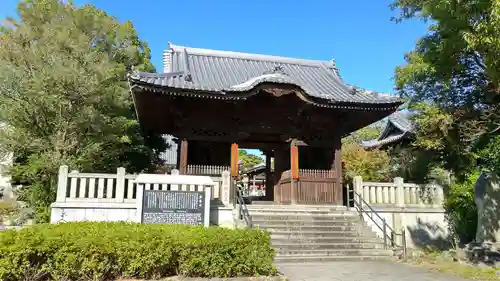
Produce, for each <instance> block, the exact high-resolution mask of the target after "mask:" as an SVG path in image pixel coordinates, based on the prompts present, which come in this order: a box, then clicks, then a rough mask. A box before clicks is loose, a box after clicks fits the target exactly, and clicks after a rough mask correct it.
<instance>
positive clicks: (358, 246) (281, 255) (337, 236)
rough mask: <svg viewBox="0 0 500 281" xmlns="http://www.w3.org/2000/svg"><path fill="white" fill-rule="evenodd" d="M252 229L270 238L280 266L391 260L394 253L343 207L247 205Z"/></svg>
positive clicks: (356, 215) (355, 215)
mask: <svg viewBox="0 0 500 281" xmlns="http://www.w3.org/2000/svg"><path fill="white" fill-rule="evenodd" d="M247 208H248V211H249V214H250V217H251V219H252V223H253V227H259V228H261V229H263V230H266V231H268V232H269V233H270V234H271V240H272V244H273V246H274V248H275V249H276V259H275V261H276V262H278V263H285V262H318V261H341V260H390V259H394V254H393V250H392V249H388V250H384V244H383V240H382V239H381V238H379V237H377V236H376V234H375V232H373V231H372V230H371V229H370V228H369V227H368V226H366V225H364V223H363V222H362V221H361V219H360V217H359V215H358V213H357V212H356V211H347V209H346V207H344V206H338V207H336V206H312V205H295V206H287V205H271V204H269V205H268V204H261V205H255V204H252V205H247Z"/></svg>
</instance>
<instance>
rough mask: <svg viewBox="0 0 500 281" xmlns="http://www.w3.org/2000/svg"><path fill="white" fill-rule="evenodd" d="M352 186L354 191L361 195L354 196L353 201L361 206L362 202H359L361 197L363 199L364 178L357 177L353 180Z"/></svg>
mask: <svg viewBox="0 0 500 281" xmlns="http://www.w3.org/2000/svg"><path fill="white" fill-rule="evenodd" d="M352 185H353V187H352V188H353V189H354V191H355V192H356V193H357V194H358V195H359V196H358V195H356V194H353V199H354V200H355V201H358V203H359V204H361V202H359V197H361V198H363V178H362V177H361V176H355V177H354V178H353V179H352Z"/></svg>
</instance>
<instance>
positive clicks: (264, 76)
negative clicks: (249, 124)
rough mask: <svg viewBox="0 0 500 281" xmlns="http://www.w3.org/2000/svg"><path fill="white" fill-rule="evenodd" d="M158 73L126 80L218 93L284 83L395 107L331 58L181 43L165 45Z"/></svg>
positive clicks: (329, 96)
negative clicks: (343, 73) (351, 79)
mask: <svg viewBox="0 0 500 281" xmlns="http://www.w3.org/2000/svg"><path fill="white" fill-rule="evenodd" d="M164 62H165V64H166V65H165V71H167V72H166V73H163V74H156V73H144V72H132V73H131V74H130V75H129V79H130V81H131V83H132V84H140V85H142V86H146V87H147V86H151V87H160V88H162V89H172V90H175V89H179V90H187V91H189V90H192V91H193V92H195V91H197V92H205V93H210V94H211V95H219V96H221V97H223V96H225V95H228V94H232V95H235V94H238V92H243V91H249V90H252V89H253V88H254V87H255V86H257V85H258V84H261V83H264V82H272V83H282V84H290V85H294V86H297V87H299V88H301V89H302V90H303V91H304V92H305V93H306V94H307V95H308V96H310V97H313V98H318V99H321V100H326V101H327V102H329V103H336V102H340V103H357V104H359V103H364V104H378V105H389V106H391V107H393V106H397V105H399V104H400V103H401V101H400V99H399V98H397V97H396V96H393V95H390V94H383V93H376V92H373V91H367V90H363V89H360V88H358V87H354V86H351V85H348V84H346V83H345V82H344V81H343V80H342V78H341V77H340V76H339V71H338V69H337V67H336V65H335V63H334V61H333V60H332V61H316V60H305V59H294V58H285V57H276V56H267V55H256V54H248V53H237V52H228V51H216V50H208V49H198V48H189V47H181V46H175V45H172V44H170V48H169V49H168V50H167V51H165V54H164Z"/></svg>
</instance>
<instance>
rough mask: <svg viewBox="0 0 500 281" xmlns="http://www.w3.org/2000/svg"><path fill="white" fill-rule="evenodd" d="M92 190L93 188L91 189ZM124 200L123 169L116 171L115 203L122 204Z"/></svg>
mask: <svg viewBox="0 0 500 281" xmlns="http://www.w3.org/2000/svg"><path fill="white" fill-rule="evenodd" d="M92 188H93V187H92ZM124 199H125V168H123V167H120V168H118V169H116V194H115V200H116V202H120V203H122V202H123V200H124Z"/></svg>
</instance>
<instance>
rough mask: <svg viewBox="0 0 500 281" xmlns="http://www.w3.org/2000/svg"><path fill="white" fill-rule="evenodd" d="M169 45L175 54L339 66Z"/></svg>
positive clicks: (314, 61)
mask: <svg viewBox="0 0 500 281" xmlns="http://www.w3.org/2000/svg"><path fill="white" fill-rule="evenodd" d="M168 45H169V49H168V50H166V51H169V50H172V51H174V52H184V50H186V52H187V53H188V54H191V55H202V56H214V57H226V58H237V59H245V60H257V61H268V62H275V63H288V64H299V65H306V66H315V67H321V66H326V67H329V68H333V69H335V70H338V69H337V65H336V64H335V62H334V60H329V61H323V60H310V59H299V58H290V57H281V56H272V55H261V54H252V53H243V52H233V51H222V50H213V49H202V48H193V47H185V46H178V45H174V44H172V43H169V44H168ZM325 64H326V65H325Z"/></svg>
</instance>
